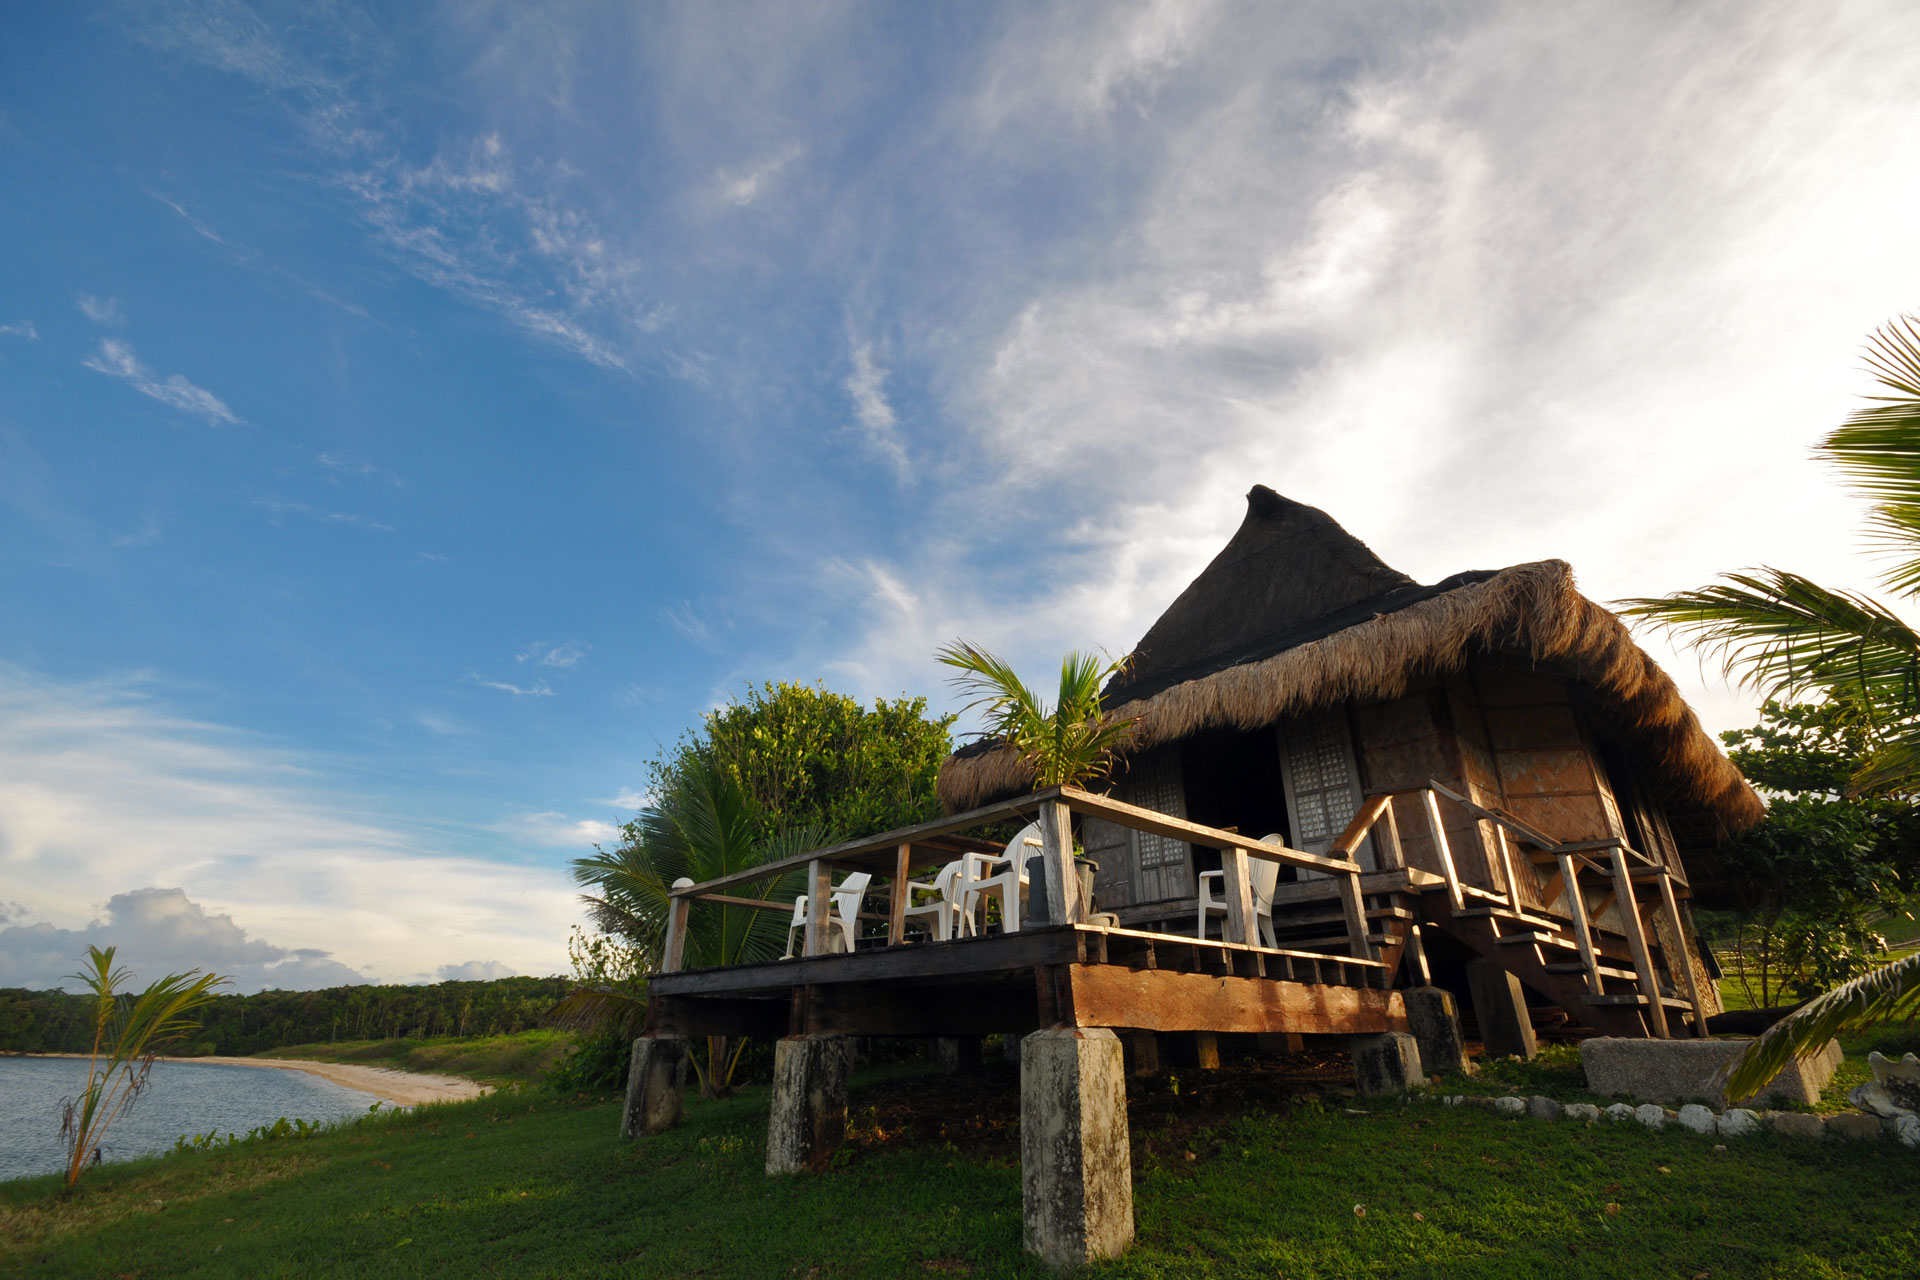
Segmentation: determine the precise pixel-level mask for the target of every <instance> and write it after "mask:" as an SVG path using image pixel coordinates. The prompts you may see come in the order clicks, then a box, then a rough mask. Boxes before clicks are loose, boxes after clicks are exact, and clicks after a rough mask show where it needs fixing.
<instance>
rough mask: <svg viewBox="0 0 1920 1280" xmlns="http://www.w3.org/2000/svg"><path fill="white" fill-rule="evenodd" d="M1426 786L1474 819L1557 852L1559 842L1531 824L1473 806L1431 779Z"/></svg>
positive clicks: (1490, 808)
mask: <svg viewBox="0 0 1920 1280" xmlns="http://www.w3.org/2000/svg"><path fill="white" fill-rule="evenodd" d="M1427 785H1428V786H1429V787H1431V788H1433V790H1435V791H1438V792H1439V793H1440V794H1441V795H1443V796H1445V797H1446V798H1447V799H1449V800H1451V801H1453V802H1454V803H1455V804H1457V805H1459V806H1460V807H1461V808H1463V809H1466V810H1467V811H1469V812H1470V813H1472V814H1473V815H1474V816H1475V817H1476V818H1485V819H1486V820H1487V821H1489V822H1494V823H1498V824H1499V825H1501V826H1503V827H1506V828H1508V829H1510V830H1511V831H1512V832H1513V833H1514V834H1515V835H1517V836H1519V837H1520V838H1521V839H1523V840H1525V841H1527V842H1528V843H1529V844H1537V845H1539V846H1540V847H1541V848H1542V849H1546V850H1548V851H1550V852H1554V851H1558V850H1559V848H1560V842H1559V841H1557V840H1555V839H1554V838H1553V837H1552V836H1550V835H1548V834H1547V833H1546V832H1544V831H1542V830H1541V829H1540V828H1538V827H1536V826H1534V825H1533V824H1531V823H1528V822H1523V821H1521V820H1520V819H1519V818H1516V817H1515V816H1514V815H1512V814H1511V813H1508V812H1507V811H1506V810H1505V809H1501V808H1498V807H1497V806H1488V805H1479V804H1475V803H1474V802H1473V801H1471V800H1469V799H1468V798H1467V797H1465V796H1463V795H1461V794H1460V793H1459V792H1458V791H1455V790H1454V789H1453V788H1452V787H1449V786H1446V785H1444V784H1442V783H1439V782H1435V781H1434V780H1433V779H1432V778H1429V779H1427Z"/></svg>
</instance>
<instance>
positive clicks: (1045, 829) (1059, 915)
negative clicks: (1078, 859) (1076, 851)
mask: <svg viewBox="0 0 1920 1280" xmlns="http://www.w3.org/2000/svg"><path fill="white" fill-rule="evenodd" d="M1015 856H1016V857H1017V856H1018V854H1017V853H1016V855H1015ZM1040 856H1041V858H1042V859H1043V861H1044V865H1045V866H1046V869H1047V921H1048V922H1049V923H1050V924H1072V923H1074V922H1075V921H1077V920H1079V919H1081V918H1082V915H1083V913H1082V911H1081V910H1080V873H1079V872H1078V871H1077V870H1075V868H1074V865H1073V814H1072V813H1071V812H1070V811H1069V810H1068V808H1067V806H1066V805H1065V804H1062V803H1061V802H1060V801H1059V800H1047V801H1043V802H1042V803H1041V805H1040ZM1027 891H1028V892H1029V893H1031V892H1032V891H1033V886H1031V885H1029V886H1028V887H1027ZM1016 897H1017V895H1016ZM1012 907H1013V910H1015V911H1018V910H1019V909H1020V907H1019V903H1018V901H1015V902H1014V903H1013V904H1012Z"/></svg>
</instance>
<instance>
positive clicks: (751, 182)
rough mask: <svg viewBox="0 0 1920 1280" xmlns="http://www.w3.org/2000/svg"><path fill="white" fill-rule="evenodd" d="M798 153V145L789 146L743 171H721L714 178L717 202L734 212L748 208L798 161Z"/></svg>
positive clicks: (791, 144) (757, 161) (799, 151)
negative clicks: (727, 206)
mask: <svg viewBox="0 0 1920 1280" xmlns="http://www.w3.org/2000/svg"><path fill="white" fill-rule="evenodd" d="M800 153H801V147H800V144H799V143H797V142H795V143H790V144H789V145H787V146H785V147H782V148H780V149H779V150H778V151H775V152H773V153H771V154H769V155H767V156H764V157H762V158H761V159H759V160H756V161H755V162H754V163H752V164H750V165H748V166H746V167H745V168H743V169H722V170H721V171H720V172H719V173H718V174H716V175H715V177H714V189H715V191H716V192H717V193H718V195H719V199H720V202H721V203H722V204H727V205H731V206H733V207H735V208H744V207H745V206H747V205H750V204H752V203H753V202H754V201H755V200H757V199H759V197H760V194H761V192H762V191H764V190H765V189H766V188H767V186H768V185H769V184H771V183H772V182H773V181H774V179H776V178H778V177H779V176H780V173H781V171H782V170H784V169H785V168H786V167H787V166H788V165H790V164H792V163H793V162H794V161H795V160H798V159H799V158H800Z"/></svg>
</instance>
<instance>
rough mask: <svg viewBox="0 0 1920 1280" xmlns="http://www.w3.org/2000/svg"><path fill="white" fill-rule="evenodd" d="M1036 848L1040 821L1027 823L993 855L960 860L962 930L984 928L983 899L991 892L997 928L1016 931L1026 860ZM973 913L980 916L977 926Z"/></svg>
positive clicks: (1024, 880)
mask: <svg viewBox="0 0 1920 1280" xmlns="http://www.w3.org/2000/svg"><path fill="white" fill-rule="evenodd" d="M1039 848H1041V844H1040V824H1039V823H1037V822H1029V823H1028V824H1027V825H1026V826H1024V827H1022V828H1021V829H1020V834H1018V835H1016V836H1015V837H1014V838H1013V839H1011V840H1009V841H1008V842H1007V848H1006V852H1004V853H1002V854H999V855H997V856H996V855H994V854H991V853H969V854H967V855H966V856H965V857H964V858H963V859H962V861H963V862H964V863H965V868H964V878H963V879H962V880H961V883H960V918H961V921H962V923H961V925H960V931H961V932H962V933H966V932H968V931H970V930H971V931H973V932H983V931H984V930H985V927H986V926H985V908H986V900H987V899H988V898H989V897H992V896H994V895H998V896H999V898H1000V931H1001V932H1002V933H1018V932H1020V897H1021V891H1022V890H1024V889H1025V888H1026V887H1027V859H1028V858H1030V857H1032V856H1033V852H1032V851H1033V850H1038V849H1039ZM975 913H979V914H980V916H981V919H980V922H979V924H978V925H977V926H976V924H975V920H974V917H975Z"/></svg>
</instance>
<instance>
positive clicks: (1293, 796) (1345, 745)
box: [1279, 707, 1379, 874]
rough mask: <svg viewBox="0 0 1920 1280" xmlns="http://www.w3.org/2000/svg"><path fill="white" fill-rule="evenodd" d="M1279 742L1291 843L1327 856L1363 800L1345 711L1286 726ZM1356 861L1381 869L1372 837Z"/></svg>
mask: <svg viewBox="0 0 1920 1280" xmlns="http://www.w3.org/2000/svg"><path fill="white" fill-rule="evenodd" d="M1279 738H1280V776H1281V778H1282V780H1283V782H1284V783H1285V785H1286V791H1287V825H1288V827H1289V828H1290V830H1289V832H1288V843H1289V844H1291V845H1292V846H1293V847H1294V848H1296V849H1301V850H1304V851H1305V852H1307V853H1325V852H1326V851H1327V849H1328V847H1329V846H1331V845H1332V844H1333V840H1334V837H1335V836H1337V835H1339V834H1340V833H1341V832H1342V831H1344V830H1346V828H1347V824H1348V823H1349V822H1352V821H1353V815H1354V814H1356V813H1358V812H1360V801H1361V799H1362V794H1361V790H1360V768H1359V764H1358V762H1356V761H1355V759H1354V756H1353V739H1352V737H1351V736H1350V735H1349V734H1348V732H1347V716H1346V709H1345V708H1344V707H1329V708H1327V709H1326V710H1323V711H1316V712H1314V713H1312V714H1311V715H1307V716H1302V717H1300V718H1299V719H1297V720H1286V721H1282V722H1281V724H1280V727H1279ZM1354 857H1355V858H1356V859H1357V860H1358V861H1359V863H1360V865H1361V866H1363V867H1365V868H1366V869H1367V870H1369V871H1372V870H1374V869H1376V868H1377V866H1378V865H1379V864H1378V862H1377V860H1376V859H1375V857H1374V852H1373V837H1372V836H1368V837H1367V838H1366V839H1365V840H1363V841H1361V842H1360V847H1359V849H1357V850H1355V851H1354ZM1303 874H1305V873H1303Z"/></svg>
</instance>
